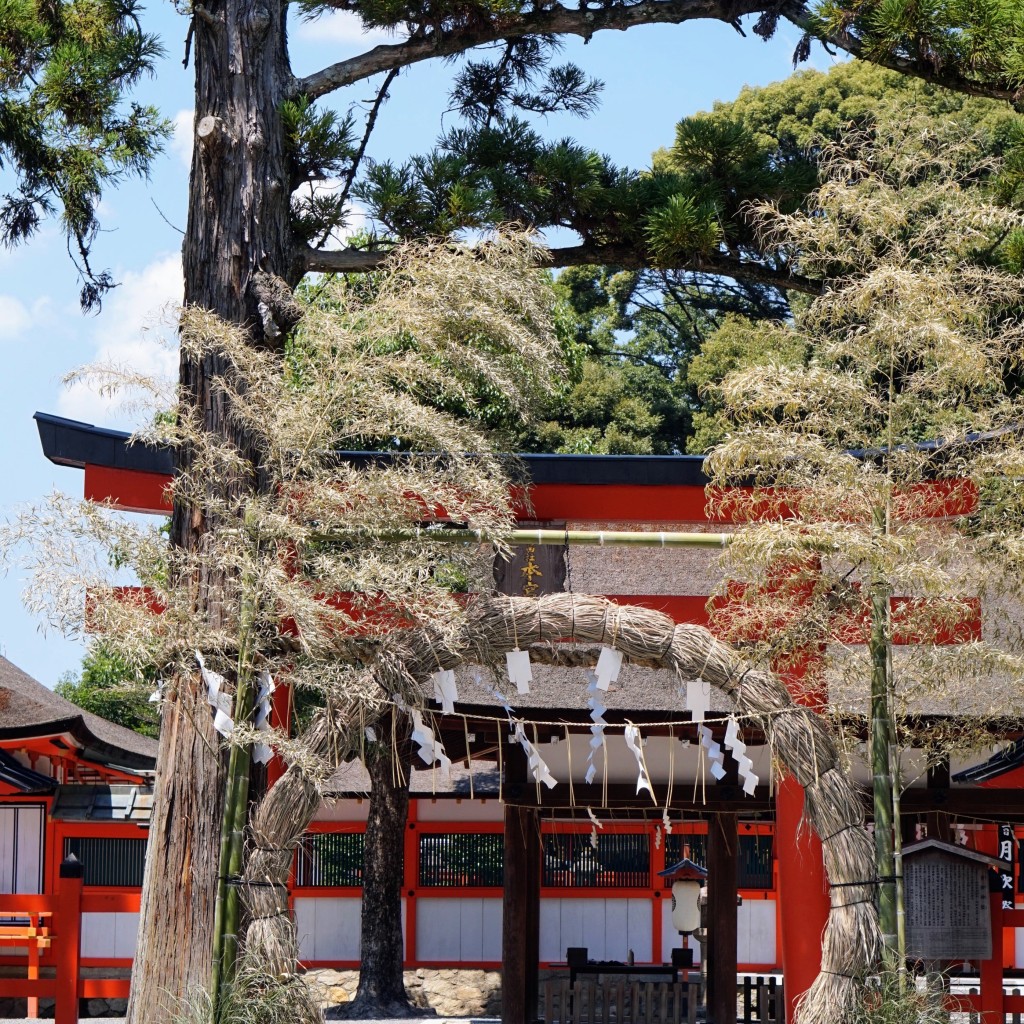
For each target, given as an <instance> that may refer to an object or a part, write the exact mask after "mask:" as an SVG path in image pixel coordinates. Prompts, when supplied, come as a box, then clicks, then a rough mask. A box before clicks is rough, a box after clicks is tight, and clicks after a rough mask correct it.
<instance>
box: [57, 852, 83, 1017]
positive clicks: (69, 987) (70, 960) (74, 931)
mask: <svg viewBox="0 0 1024 1024" xmlns="http://www.w3.org/2000/svg"><path fill="white" fill-rule="evenodd" d="M59 875H60V882H59V883H58V886H59V887H58V890H57V915H58V916H57V982H56V992H55V994H56V1001H57V1005H56V1007H55V1009H54V1024H78V976H79V974H80V973H81V970H80V968H81V962H82V885H83V884H84V879H85V869H84V867H83V866H82V864H81V863H80V862H79V860H78V858H77V857H76V856H75V855H74V854H71V855H69V856H68V857H65V859H64V860H63V861H62V862H61V865H60V872H59Z"/></svg>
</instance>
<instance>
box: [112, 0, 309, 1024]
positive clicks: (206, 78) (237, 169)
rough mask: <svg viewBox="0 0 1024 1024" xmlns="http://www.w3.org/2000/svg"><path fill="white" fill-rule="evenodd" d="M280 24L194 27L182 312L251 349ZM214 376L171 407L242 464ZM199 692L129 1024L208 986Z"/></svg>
mask: <svg viewBox="0 0 1024 1024" xmlns="http://www.w3.org/2000/svg"><path fill="white" fill-rule="evenodd" d="M285 11H286V5H285V4H284V3H282V2H281V0H212V2H210V3H209V4H208V6H206V7H202V6H198V5H197V6H196V8H195V14H194V29H195V33H194V43H193V52H194V61H195V69H196V114H195V125H196V139H195V150H194V153H193V158H192V173H191V179H190V195H189V218H188V227H187V231H186V235H185V241H184V247H183V262H184V272H185V302H186V304H190V305H195V306H199V307H202V308H203V309H207V310H211V311H213V312H215V313H217V314H218V315H219V316H220V317H222V318H223V319H225V320H228V321H231V322H233V323H236V324H245V325H246V326H247V327H248V328H249V329H250V332H251V335H252V338H253V343H254V344H267V343H273V339H274V338H275V337H276V336H278V329H277V328H276V327H274V326H273V325H270V324H268V316H267V313H268V311H272V310H273V309H274V308H276V307H277V303H276V302H275V301H274V299H273V296H272V295H268V288H267V284H268V281H269V282H271V283H273V282H274V281H275V280H276V279H278V278H281V279H284V280H285V281H286V282H287V283H289V284H295V283H296V282H297V280H298V278H299V275H300V271H299V270H298V268H297V266H296V263H295V255H294V242H293V239H292V236H291V230H290V227H289V195H290V188H289V175H288V157H287V154H286V153H285V151H284V133H283V131H282V129H281V125H280V119H279V110H280V106H281V101H282V100H283V99H284V97H285V95H286V94H287V90H288V88H289V85H290V83H291V80H292V79H291V73H290V70H289V67H288V57H287V49H286V36H285ZM270 290H271V291H272V290H273V289H270ZM261 306H262V308H261ZM220 362H221V361H220V360H219V359H216V358H212V357H210V358H206V359H204V360H202V361H201V362H196V361H193V360H191V359H189V358H187V357H184V356H183V358H182V362H181V366H180V385H181V393H180V401H181V403H182V405H183V406H186V407H187V406H192V407H193V408H195V409H198V410H200V411H201V415H202V422H203V425H204V428H205V429H206V430H207V431H209V432H210V433H212V434H215V435H217V436H219V437H223V438H226V439H228V440H230V441H233V442H235V443H237V444H238V445H239V446H240V447H241V448H242V450H243V451H249V450H250V446H249V445H248V444H247V442H246V438H245V437H244V436H241V435H240V434H239V431H238V428H237V426H236V425H235V424H234V423H232V421H231V420H230V417H229V416H228V415H227V409H226V408H225V403H224V400H223V398H222V397H221V396H219V395H217V394H216V393H214V392H213V391H212V390H211V387H210V382H211V380H212V378H213V377H214V376H216V375H217V374H219V373H221V372H223V371H225V370H226V369H227V368H226V367H225V366H222V365H219V363H220ZM252 454H253V456H254V458H253V465H254V466H255V465H256V460H255V453H252ZM182 457H183V458H185V459H187V458H188V454H187V452H186V453H184V454H183V456H182ZM209 486H210V487H211V488H218V490H219V492H220V493H221V494H223V495H232V494H239V493H242V492H243V491H244V490H246V489H254V488H256V487H258V486H259V479H258V474H257V472H256V470H255V468H254V470H253V472H252V473H251V474H248V475H242V476H240V477H238V478H235V479H227V480H210V482H209ZM217 526H218V524H217V523H213V522H207V521H205V520H204V518H203V517H202V515H200V514H199V513H198V512H197V511H195V510H192V509H189V508H186V507H183V506H182V505H181V504H178V503H176V505H175V509H174V517H173V523H172V543H174V544H176V545H180V546H182V547H184V548H186V549H190V550H201V546H202V544H203V537H204V536H205V535H206V534H207V533H208V532H209V531H211V530H213V529H216V528H217ZM196 582H197V584H198V586H197V594H198V599H197V606H196V615H198V616H204V617H206V618H207V620H208V621H209V622H210V623H211V624H212V625H214V626H217V625H219V624H221V622H222V621H224V620H225V619H227V618H229V617H230V615H231V609H229V608H227V607H225V606H224V602H223V601H222V600H221V594H222V584H223V579H222V578H220V577H218V575H217V574H216V573H215V572H212V571H211V572H208V573H205V574H204V578H202V579H200V580H198V581H196ZM198 682H199V680H198V677H193V678H182V679H179V680H178V685H177V689H176V693H175V694H173V695H172V696H171V698H170V700H169V701H168V703H167V705H166V706H165V709H164V722H163V729H162V733H161V741H160V756H159V765H160V772H159V774H158V776H157V780H156V794H155V801H154V810H153V821H152V826H151V829H150V839H149V854H148V857H147V863H146V874H145V879H144V884H143V893H142V905H141V915H140V922H139V942H138V951H137V953H136V958H135V967H134V970H133V975H132V988H131V998H130V1001H129V1007H128V1021H129V1024H143V1022H145V1024H165V1022H166V1024H170V1021H171V1019H172V1017H173V1015H174V1014H175V1013H176V1012H180V1011H181V1009H182V1006H183V1004H184V1003H186V1002H188V1001H190V1000H194V999H196V998H197V996H198V995H199V994H200V993H201V992H203V991H204V990H205V988H206V986H207V984H208V980H209V976H210V966H211V965H210V949H211V937H212V930H213V915H214V903H215V898H216V889H217V870H216V865H217V862H218V844H219V823H220V813H221V806H222V803H223V789H224V775H225V771H224V769H225V758H224V755H223V754H222V752H221V751H220V745H219V741H218V738H217V736H216V734H215V733H214V731H213V729H212V725H211V719H210V713H209V708H208V707H207V706H206V704H205V702H204V700H203V699H202V697H201V696H200V694H199V690H198Z"/></svg>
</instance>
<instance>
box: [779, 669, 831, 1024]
mask: <svg viewBox="0 0 1024 1024" xmlns="http://www.w3.org/2000/svg"><path fill="white" fill-rule="evenodd" d="M814 661H815V659H814V658H812V657H808V659H807V661H806V663H805V665H804V666H803V668H802V670H801V671H798V672H790V678H791V680H792V681H793V683H794V684H798V685H794V686H793V687H792V688H793V689H794V690H795V692H794V694H793V699H794V700H796V701H798V702H799V703H801V704H804V705H806V706H807V707H811V708H813V707H815V706H817V705H818V704H820V702H821V694H820V693H819V692H817V691H816V690H815V689H814V688H810V687H808V686H807V676H808V674H809V673H810V672H811V671H813V669H814ZM803 814H804V791H803V787H802V786H801V785H800V784H799V783H798V782H797V781H796V779H794V778H793V777H792V776H791V775H787V776H786V778H785V779H783V780H782V782H781V783H780V785H779V788H778V790H777V792H776V794H775V858H776V862H777V865H778V872H779V876H778V877H779V891H778V899H779V924H780V932H781V936H780V937H781V940H782V951H781V952H782V982H783V990H784V992H785V997H786V1020H787V1021H792V1020H794V1019H795V1017H794V1010H795V1008H796V1003H797V1000H798V999H799V998H800V997H801V996H802V995H803V994H804V993H805V992H806V991H807V990H808V989H809V988H810V987H811V985H812V984H813V982H814V979H815V978H817V976H818V973H819V972H820V971H821V933H822V932H823V931H824V930H825V925H826V924H827V922H828V912H829V906H830V901H829V896H828V883H827V880H826V877H825V864H824V861H823V860H822V853H821V841H820V840H819V839H818V837H817V836H816V835H814V833H813V832H811V830H810V829H809V828H808V827H807V825H806V824H805V823H804V822H803Z"/></svg>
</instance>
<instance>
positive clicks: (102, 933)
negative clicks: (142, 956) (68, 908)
mask: <svg viewBox="0 0 1024 1024" xmlns="http://www.w3.org/2000/svg"><path fill="white" fill-rule="evenodd" d="M138 933H139V915H138V914H135V913H97V914H91V913H90V914H83V915H82V956H83V957H96V958H97V959H101V960H107V959H111V960H130V959H132V957H134V956H135V944H136V941H137V939H138Z"/></svg>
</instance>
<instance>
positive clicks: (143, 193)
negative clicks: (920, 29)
mask: <svg viewBox="0 0 1024 1024" xmlns="http://www.w3.org/2000/svg"><path fill="white" fill-rule="evenodd" d="M144 22H145V24H146V25H147V27H148V29H149V30H150V31H153V32H156V33H157V34H158V35H159V36H160V37H161V39H162V40H163V43H164V46H165V48H166V50H167V56H166V58H165V59H164V60H163V61H162V62H161V64H160V67H159V69H158V72H157V74H156V75H155V76H154V78H153V79H152V80H149V81H146V82H145V83H143V85H142V87H141V89H140V91H139V92H140V96H141V98H142V99H143V100H145V101H147V102H152V103H155V104H156V105H157V106H158V107H159V108H160V109H161V110H162V112H163V113H164V115H165V116H166V117H168V118H171V119H173V121H174V123H175V129H176V131H175V135H174V138H173V140H172V142H171V144H170V145H169V146H168V147H167V150H166V152H165V153H164V154H163V155H162V156H161V157H160V158H159V159H158V161H157V164H156V166H155V167H154V169H153V172H152V176H151V178H150V180H149V181H147V182H133V183H130V184H128V185H125V186H124V187H122V188H121V189H119V190H118V191H116V192H112V193H110V194H109V195H107V196H106V197H105V199H104V203H103V208H102V211H101V212H102V223H103V229H104V231H103V235H102V236H101V238H100V239H99V241H98V243H97V246H96V250H95V256H94V260H95V264H96V266H98V267H110V268H111V269H112V270H113V272H114V274H115V277H116V279H117V280H118V281H119V282H120V287H119V288H118V289H117V290H116V291H115V292H114V293H113V294H112V295H111V297H110V298H109V299H108V300H107V301H106V302H105V304H104V307H103V310H102V312H101V313H100V314H99V315H97V316H84V315H83V314H82V313H81V312H80V310H79V308H78V300H77V295H78V287H79V285H78V282H77V279H76V275H75V271H74V268H73V266H72V264H71V262H70V260H69V259H68V256H67V252H66V248H65V243H64V240H63V238H62V237H61V235H60V231H59V228H58V227H57V225H56V224H49V225H46V226H45V228H44V229H43V231H42V232H41V233H40V234H39V235H38V236H37V237H36V239H35V240H34V241H32V242H31V243H30V244H29V245H27V246H22V247H20V248H19V249H17V250H15V251H13V252H12V251H5V250H3V249H0V352H2V353H3V363H2V365H3V370H2V372H0V424H2V431H0V437H2V438H3V443H2V452H0V466H2V473H0V480H2V481H3V489H2V492H0V507H2V510H3V511H4V512H6V513H10V512H11V511H13V510H14V509H16V508H17V507H19V506H25V505H29V504H32V503H36V502H39V501H42V500H43V499H44V498H45V497H46V495H48V494H49V493H51V492H52V491H54V490H63V491H65V492H67V493H69V494H72V495H75V496H77V495H79V494H80V493H81V485H82V480H81V474H80V473H77V472H75V471H73V470H67V469H60V468H58V467H55V466H51V465H50V464H49V463H48V462H47V461H46V460H45V459H44V458H43V456H42V454H41V451H40V448H39V441H38V437H37V434H36V431H35V426H34V424H33V422H32V414H33V413H34V412H35V411H36V410H42V411H45V412H52V413H57V414H59V415H63V416H69V417H72V418H75V419H82V420H86V421H88V422H92V423H97V424H101V425H104V426H113V427H120V428H122V429H130V428H131V427H132V426H133V425H134V422H133V418H132V416H131V414H130V413H129V412H127V411H126V410H124V409H121V408H118V407H117V406H116V405H112V404H111V402H109V401H107V400H104V399H102V398H101V397H100V396H98V395H96V394H94V393H92V392H89V391H87V390H86V389H85V388H83V387H80V386H76V387H74V388H72V389H70V390H69V389H67V388H65V387H64V386H63V385H62V384H61V379H62V377H63V376H64V375H65V374H66V373H67V372H68V371H70V370H71V369H73V368H74V367H76V366H79V365H82V364H86V363H90V362H93V361H95V360H97V359H106V360H113V361H117V362H120V363H123V364H130V365H132V366H136V367H138V368H141V369H143V370H145V371H147V372H163V373H166V374H173V373H174V372H175V368H176V356H175V354H174V352H173V348H172V347H169V346H167V345H166V344H165V345H161V344H159V343H158V339H159V338H161V337H163V338H164V339H165V340H166V339H173V328H172V327H171V326H170V321H171V317H170V314H169V312H168V310H169V309H172V308H173V303H174V302H176V301H178V300H180V297H181V269H180V256H179V248H180V242H181V236H180V235H179V234H178V232H177V231H176V230H175V229H174V227H173V225H178V226H179V227H180V226H183V225H184V222H185V214H186V201H187V190H188V162H189V155H190V151H191V134H192V96H191V90H192V72H191V69H189V70H187V71H186V70H185V69H183V68H182V65H181V59H182V55H183V53H184V37H185V30H186V27H187V24H186V21H185V19H184V18H182V17H180V16H179V15H177V14H176V13H175V11H174V8H173V6H172V5H171V4H170V3H164V4H159V5H154V6H152V7H151V8H150V9H149V10H147V11H146V13H145V16H144ZM797 39H798V36H797V33H796V31H795V30H794V29H792V28H789V27H788V26H787V25H785V24H782V25H781V26H780V29H779V32H778V33H777V35H776V37H775V38H774V39H773V40H772V41H771V42H769V43H764V42H762V41H761V40H759V39H758V38H756V37H754V36H751V35H750V34H749V32H748V37H747V38H745V39H744V38H742V37H740V36H739V35H738V34H737V33H736V32H735V31H734V30H733V29H732V28H729V27H727V26H724V25H720V24H717V23H692V24H689V25H681V26H652V27H645V28H639V29H633V30H630V31H629V32H603V33H599V34H598V35H596V36H595V37H594V38H593V39H592V40H591V41H590V42H589V43H588V44H586V45H584V44H583V43H582V41H576V40H573V41H571V42H569V43H568V44H567V45H566V47H565V50H564V53H563V55H562V57H561V58H560V59H562V60H567V61H570V60H571V61H574V62H576V63H578V64H580V65H581V66H582V67H583V68H584V69H585V70H586V71H587V73H588V74H590V75H593V76H596V77H598V78H600V79H602V80H603V81H604V83H605V91H604V94H603V99H602V104H601V107H600V109H599V110H598V111H597V113H596V114H594V115H593V116H592V117H591V118H590V119H589V120H587V121H579V120H577V119H572V118H567V117H552V118H549V119H547V122H546V123H545V124H542V125H540V127H541V128H542V130H543V131H544V132H545V133H547V134H550V135H553V136H556V137H561V136H564V135H572V136H574V137H575V138H576V139H578V140H579V141H580V142H581V143H583V144H585V145H589V146H592V147H594V148H596V149H599V150H601V151H602V152H604V153H607V154H609V155H610V156H611V158H612V159H613V160H614V161H616V162H617V163H619V164H622V165H626V166H632V167H646V166H648V165H649V162H650V155H651V153H652V152H653V150H655V149H656V148H658V147H659V146H664V145H667V144H668V143H670V142H671V140H672V136H673V127H674V125H675V122H676V121H677V120H678V119H679V118H680V117H683V116H685V115H687V114H691V113H694V112H696V111H698V110H704V109H708V108H709V107H710V106H711V105H712V103H714V101H715V100H718V99H722V100H728V99H731V98H733V97H734V96H735V95H736V94H737V93H738V92H739V90H740V89H741V88H742V87H743V86H744V85H763V84H767V83H768V82H772V81H776V80H778V79H781V78H785V77H786V76H787V75H788V74H789V73H790V68H791V65H790V61H791V56H792V53H793V49H794V47H795V45H796V42H797ZM291 40H292V61H293V67H294V70H295V71H296V73H299V74H304V73H308V72H310V71H313V70H315V69H317V68H319V67H321V66H323V65H325V64H329V63H332V62H333V61H336V60H339V59H341V58H343V57H347V56H354V55H356V54H358V53H361V52H362V51H364V50H366V49H368V48H370V47H371V46H373V45H375V44H376V43H378V42H383V41H387V40H386V38H385V37H383V36H379V35H366V34H364V33H362V32H361V30H360V26H359V23H358V21H357V20H356V19H355V18H354V17H353V16H351V15H345V14H336V15H332V16H330V17H329V18H324V19H321V20H320V21H318V22H315V23H312V24H302V23H297V24H295V25H294V26H293V27H292V33H291ZM831 62H832V58H830V57H828V55H826V54H825V53H824V52H823V51H822V50H821V49H820V48H817V47H816V48H815V51H814V53H813V55H812V59H811V62H810V66H812V67H818V68H821V69H825V68H827V67H828V66H829V65H830V63H831ZM452 70H453V69H452V67H451V66H450V65H444V64H443V63H441V62H437V61H431V62H425V63H423V64H419V65H416V66H415V67H413V68H410V69H408V70H407V71H405V72H404V73H403V74H402V75H401V76H400V77H399V79H398V80H397V81H396V83H395V84H394V85H393V86H392V89H391V99H390V102H389V103H388V104H387V105H386V106H385V108H384V110H383V112H382V114H381V116H380V119H379V121H378V125H377V130H376V132H375V135H374V139H373V142H372V143H371V147H370V155H371V156H373V157H374V158H376V159H387V158H390V159H395V160H400V159H402V158H403V157H404V156H406V155H407V154H410V153H415V152H420V151H423V150H425V149H427V148H429V147H430V146H431V144H432V143H433V141H434V139H435V138H436V136H437V135H438V133H439V131H440V130H441V129H442V127H444V126H446V125H448V126H450V125H451V124H452V116H451V115H450V114H448V115H447V117H446V115H445V108H446V106H447V103H446V100H447V92H448V83H449V81H450V77H451V74H452ZM373 94H374V91H373V88H372V83H364V84H363V85H360V86H355V87H353V88H351V89H349V90H347V91H345V92H342V93H338V94H336V95H335V96H334V97H333V98H332V103H333V105H335V106H336V107H338V108H339V109H346V108H347V107H348V106H349V105H350V104H352V103H356V104H358V103H361V102H364V101H366V100H368V99H371V98H372V96H373ZM6 184H7V182H6V181H5V179H4V176H3V174H0V187H3V186H5V185H6ZM23 586H24V584H23V581H22V580H21V579H19V578H18V576H17V573H12V574H10V575H9V576H7V577H6V578H0V622H2V624H3V625H2V627H0V653H2V654H3V655H4V656H6V657H7V658H9V659H10V660H11V661H13V662H15V664H17V665H19V666H20V667H21V668H23V669H25V671H27V672H29V673H30V674H32V675H34V676H36V677H37V678H38V679H40V680H41V681H43V682H45V683H46V684H47V685H51V686H52V685H53V684H54V683H55V682H56V681H57V679H58V678H59V676H60V675H61V674H62V673H63V672H65V671H67V670H76V669H77V667H78V665H79V662H80V659H81V654H82V644H81V642H80V641H76V640H67V639H64V638H62V637H61V636H59V635H57V634H55V633H54V632H53V631H47V630H45V629H44V628H43V625H42V624H41V623H39V622H38V621H36V620H35V619H33V618H32V617H31V616H30V615H29V614H28V612H27V611H26V610H25V609H24V608H23V606H22V603H21V598H20V595H21V591H22V589H23Z"/></svg>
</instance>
